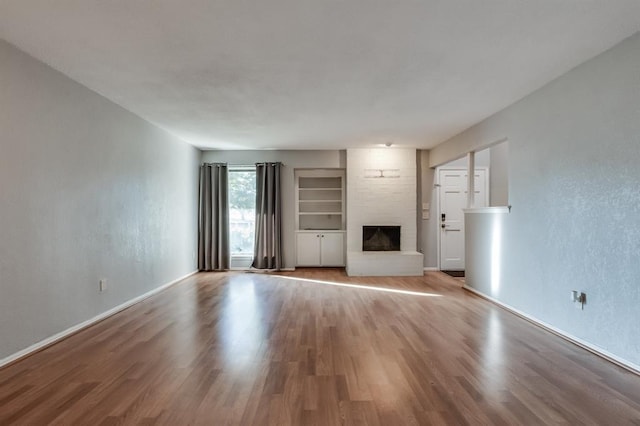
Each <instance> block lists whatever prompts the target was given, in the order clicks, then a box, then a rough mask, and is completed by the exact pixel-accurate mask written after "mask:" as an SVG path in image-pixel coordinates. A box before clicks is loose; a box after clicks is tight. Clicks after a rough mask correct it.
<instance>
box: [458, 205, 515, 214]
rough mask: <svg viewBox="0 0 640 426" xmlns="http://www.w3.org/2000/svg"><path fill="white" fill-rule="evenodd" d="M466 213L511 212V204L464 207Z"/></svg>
mask: <svg viewBox="0 0 640 426" xmlns="http://www.w3.org/2000/svg"><path fill="white" fill-rule="evenodd" d="M462 210H463V211H464V212H465V214H466V213H511V206H495V207H474V208H471V209H462Z"/></svg>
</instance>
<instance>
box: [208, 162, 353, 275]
mask: <svg viewBox="0 0 640 426" xmlns="http://www.w3.org/2000/svg"><path fill="white" fill-rule="evenodd" d="M262 161H280V162H282V164H283V171H282V176H281V179H282V216H283V218H282V222H283V224H282V227H283V229H282V239H283V257H284V267H285V268H295V264H296V263H295V262H296V256H295V247H296V243H295V237H296V235H295V227H296V221H295V192H294V191H295V180H294V175H293V171H294V169H298V168H345V167H346V151H336V150H327V151H302V150H300V151H277V150H274V151H203V152H202V162H206V163H213V162H226V163H229V164H230V165H234V164H235V165H250V164H255V163H257V162H262Z"/></svg>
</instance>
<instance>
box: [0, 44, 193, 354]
mask: <svg viewBox="0 0 640 426" xmlns="http://www.w3.org/2000/svg"><path fill="white" fill-rule="evenodd" d="M0 76H1V78H0V362H1V360H2V359H3V358H5V357H8V356H9V355H11V354H14V353H16V352H18V351H20V350H22V349H25V348H27V347H28V346H30V345H33V344H35V343H37V342H39V341H41V340H43V339H45V338H48V337H50V336H52V335H54V334H56V333H59V332H61V331H63V330H66V329H67V328H70V327H72V326H74V325H77V324H79V323H81V322H83V321H85V320H88V319H90V318H93V317H95V316H97V315H99V314H101V313H103V312H105V311H108V310H109V309H111V308H113V307H115V306H118V305H120V304H122V303H124V302H126V301H128V300H130V299H132V298H135V297H136V296H139V295H141V294H144V293H146V292H148V291H150V290H152V289H154V288H156V287H158V286H160V285H162V284H165V283H167V282H170V281H172V280H174V279H176V278H178V277H181V276H184V275H186V274H188V273H190V272H192V271H193V270H195V268H196V267H195V260H194V256H193V253H194V250H195V247H196V244H195V238H196V233H197V227H196V219H197V214H196V209H197V191H198V183H197V182H198V181H197V173H198V160H199V155H200V153H199V151H198V150H196V149H194V148H193V147H191V146H188V145H186V144H185V143H183V142H180V141H178V140H176V139H175V138H173V137H171V136H170V135H168V134H167V133H166V132H164V131H161V130H160V129H158V128H156V127H154V126H152V125H150V124H149V123H147V122H146V121H143V120H141V119H140V118H138V117H136V116H134V115H133V114H131V113H129V112H127V111H125V110H124V109H122V108H120V107H118V106H117V105H115V104H113V103H111V102H110V101H108V100H106V99H105V98H103V97H101V96H99V95H98V94H96V93H94V92H92V91H90V90H89V89H87V88H85V87H83V86H81V85H79V84H77V83H75V82H74V81H72V80H70V79H68V78H67V77H65V76H63V75H62V74H60V73H58V72H57V71H54V70H53V69H51V68H49V67H47V66H46V65H44V64H43V63H41V62H38V61H36V60H34V59H33V58H31V57H29V56H27V55H25V54H24V53H22V52H20V51H19V50H17V49H15V48H13V47H12V46H10V45H8V44H7V43H5V42H2V41H0ZM101 278H106V279H107V280H108V281H107V284H108V289H107V291H106V292H103V293H99V291H98V287H99V285H98V284H99V280H100V279H101Z"/></svg>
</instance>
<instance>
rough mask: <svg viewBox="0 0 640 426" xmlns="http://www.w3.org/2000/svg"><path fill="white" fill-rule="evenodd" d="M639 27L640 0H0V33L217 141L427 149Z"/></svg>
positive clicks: (155, 116) (128, 101) (190, 132)
mask: <svg viewBox="0 0 640 426" xmlns="http://www.w3.org/2000/svg"><path fill="white" fill-rule="evenodd" d="M639 28H640V1H639V0H393V1H392V0H269V1H265V0H254V1H247V0H227V1H222V0H208V1H206V0H134V1H126V0H121V1H115V0H112V1H108V0H56V1H51V0H0V37H2V38H4V39H5V40H7V41H8V42H10V43H12V44H14V45H16V46H18V47H19V48H20V49H22V50H24V51H26V52H28V53H29V54H31V55H33V56H34V57H36V58H38V59H40V60H42V61H44V62H46V63H48V64H49V65H51V66H52V67H53V68H56V69H58V70H60V71H62V72H63V73H65V74H67V75H68V76H70V77H71V78H73V79H74V80H77V81H79V82H80V83H82V84H84V85H86V86H87V87H89V88H91V89H93V90H95V91H96V92H98V93H100V94H102V95H104V96H105V97H107V98H109V99H111V100H112V101H114V102H116V103H117V104H119V105H121V106H123V107H124V108H126V109H128V110H130V111H132V112H134V113H135V114H138V115H139V116H141V117H143V118H145V119H147V120H149V121H151V122H153V123H156V124H157V125H158V126H160V127H162V128H164V129H166V130H168V131H169V132H171V133H173V134H175V135H177V136H179V137H181V138H182V139H184V140H185V141H187V142H189V143H192V144H193V145H195V146H198V147H201V148H207V149H212V148H215V149H334V148H346V147H365V146H372V145H373V144H378V143H384V142H387V141H392V142H394V143H396V144H398V145H405V146H413V147H420V148H430V147H433V146H435V145H436V144H438V143H440V142H442V141H444V140H446V139H448V138H449V137H451V136H454V135H455V134H457V133H459V132H460V131H462V130H464V129H466V128H468V127H469V126H471V125H473V124H475V123H477V122H478V121H481V120H482V119H484V118H486V117H488V116H490V115H491V114H493V113H495V112H497V111H499V110H500V109H502V108H504V107H506V106H508V105H510V104H511V103H513V102H515V101H517V100H518V99H520V98H522V97H523V96H525V95H527V94H529V93H531V92H532V91H534V90H535V89H537V88H539V87H541V86H542V85H544V84H545V83H547V82H548V81H550V80H552V79H553V78H555V77H557V76H559V75H561V74H563V73H565V72H566V71H568V70H570V69H571V68H573V67H574V66H576V65H578V64H580V63H582V62H584V61H585V60H587V59H589V58H591V57H593V56H595V55H596V54H598V53H600V52H602V51H604V50H606V49H608V48H610V47H611V46H613V45H615V44H616V43H618V42H619V41H621V40H622V39H624V38H626V37H628V36H630V35H631V34H633V33H635V32H636V31H638V29H639Z"/></svg>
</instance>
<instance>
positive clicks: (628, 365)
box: [462, 285, 640, 376]
mask: <svg viewBox="0 0 640 426" xmlns="http://www.w3.org/2000/svg"><path fill="white" fill-rule="evenodd" d="M462 288H464V289H465V290H467V291H470V292H471V293H473V294H476V295H478V296H480V297H482V298H483V299H486V300H488V301H489V302H491V303H495V304H496V305H498V306H500V307H501V308H503V309H506V310H507V311H509V312H511V313H512V314H515V315H517V316H519V317H520V318H522V319H524V320H526V321H528V322H530V323H532V324H534V325H536V326H538V327H540V328H542V329H544V330H546V331H548V332H550V333H553V334H555V335H556V336H558V337H561V338H563V339H564V340H566V341H568V342H570V343H573V344H574V345H577V346H580V347H581V348H582V349H585V350H587V351H589V352H591V353H592V354H594V355H597V356H599V357H601V358H604V359H606V360H607V361H609V362H612V363H614V364H616V365H617V366H619V367H622V368H624V369H625V370H628V371H630V372H632V373H634V374H637V375H639V376H640V365H636V364H634V363H632V362H630V361H627V360H626V359H624V358H620V357H619V356H617V355H614V354H612V353H611V352H608V351H606V350H605V349H602V348H600V347H598V346H596V345H593V344H591V343H589V342H587V341H584V340H582V339H580V338H579V337H576V336H573V335H571V334H569V333H566V332H565V331H563V330H560V329H559V328H556V327H554V326H552V325H551V324H547V323H546V322H544V321H540V320H539V319H538V318H536V317H533V316H531V315H529V314H526V313H524V312H522V311H520V310H518V309H516V308H514V307H512V306H510V305H507V304H506V303H503V302H501V301H499V300H497V299H494V298H493V297H491V296H487V295H486V294H484V293H481V292H479V291H478V290H476V289H474V288H471V287H469V286H467V285H463V286H462Z"/></svg>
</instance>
